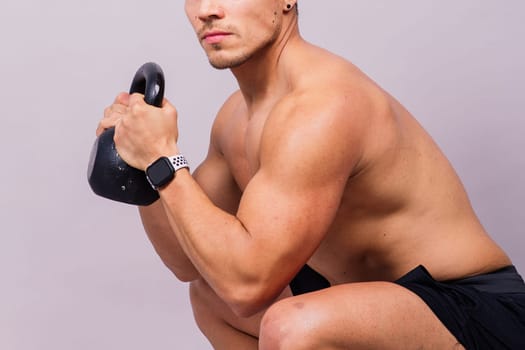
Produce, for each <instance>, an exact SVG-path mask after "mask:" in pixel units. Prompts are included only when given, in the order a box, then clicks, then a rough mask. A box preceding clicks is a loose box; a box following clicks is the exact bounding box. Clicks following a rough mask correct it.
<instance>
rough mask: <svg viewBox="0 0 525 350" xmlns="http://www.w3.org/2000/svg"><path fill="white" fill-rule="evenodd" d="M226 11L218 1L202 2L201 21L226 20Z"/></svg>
mask: <svg viewBox="0 0 525 350" xmlns="http://www.w3.org/2000/svg"><path fill="white" fill-rule="evenodd" d="M224 14H225V13H224V9H223V7H222V6H221V4H220V1H217V0H202V1H201V3H200V6H199V13H198V17H199V19H200V20H201V21H204V22H206V21H209V20H210V19H221V18H224Z"/></svg>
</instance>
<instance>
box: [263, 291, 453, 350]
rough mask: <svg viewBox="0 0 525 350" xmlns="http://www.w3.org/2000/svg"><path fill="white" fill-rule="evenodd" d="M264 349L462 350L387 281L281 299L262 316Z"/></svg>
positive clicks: (421, 306)
mask: <svg viewBox="0 0 525 350" xmlns="http://www.w3.org/2000/svg"><path fill="white" fill-rule="evenodd" d="M259 345H260V350H266V349H272V350H275V349H289V350H299V349H301V350H302V349H384V350H387V349H404V350H410V349H418V350H421V349H436V350H438V349H439V350H444V349H463V347H462V346H461V345H460V344H459V343H458V342H457V340H456V338H455V337H454V336H453V335H452V334H451V333H450V332H449V331H448V329H447V328H446V327H445V326H444V325H443V324H442V323H441V321H440V320H439V319H438V318H437V317H436V316H435V315H434V313H433V312H432V311H431V310H430V308H429V307H428V306H427V305H426V304H425V303H424V302H423V301H422V300H421V299H420V298H419V297H418V296H417V295H415V294H414V293H412V292H411V291H409V290H407V289H405V288H403V287H401V286H399V285H396V284H394V283H388V282H368V283H353V284H345V285H339V286H334V287H331V288H327V289H324V290H321V291H317V292H314V293H308V294H303V295H300V296H296V297H291V298H287V299H284V300H281V301H279V302H277V303H276V304H274V305H273V306H271V307H270V309H269V310H268V311H267V312H266V314H265V316H264V318H263V320H262V324H261V332H260V340H259Z"/></svg>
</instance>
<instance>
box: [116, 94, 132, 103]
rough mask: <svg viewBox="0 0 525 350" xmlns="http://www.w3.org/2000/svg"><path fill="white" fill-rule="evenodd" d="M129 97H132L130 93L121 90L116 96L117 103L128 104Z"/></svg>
mask: <svg viewBox="0 0 525 350" xmlns="http://www.w3.org/2000/svg"><path fill="white" fill-rule="evenodd" d="M129 97H130V95H129V94H128V93H127V92H121V93H120V94H118V95H117V97H116V98H115V104H121V105H125V106H128V105H129Z"/></svg>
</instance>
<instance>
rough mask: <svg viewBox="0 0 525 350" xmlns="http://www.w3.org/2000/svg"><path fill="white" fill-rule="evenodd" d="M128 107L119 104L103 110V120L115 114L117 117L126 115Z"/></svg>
mask: <svg viewBox="0 0 525 350" xmlns="http://www.w3.org/2000/svg"><path fill="white" fill-rule="evenodd" d="M127 111H128V107H127V106H125V105H121V104H113V105H111V106H109V107H107V108H106V109H104V118H111V117H112V116H114V115H115V114H117V115H120V116H121V115H123V114H125V113H127Z"/></svg>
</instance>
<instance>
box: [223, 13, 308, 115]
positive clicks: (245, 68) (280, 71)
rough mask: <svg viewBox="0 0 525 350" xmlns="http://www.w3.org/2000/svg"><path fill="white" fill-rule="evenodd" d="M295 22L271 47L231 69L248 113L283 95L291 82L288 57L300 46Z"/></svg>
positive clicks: (300, 41) (300, 39)
mask: <svg viewBox="0 0 525 350" xmlns="http://www.w3.org/2000/svg"><path fill="white" fill-rule="evenodd" d="M302 42H303V41H302V38H301V37H300V35H299V31H298V29H297V25H296V23H292V24H290V26H289V27H288V28H287V29H285V30H283V31H282V32H281V35H280V36H279V37H278V38H277V39H276V41H275V42H273V43H272V44H271V46H269V47H266V48H264V49H263V50H261V51H260V52H259V53H257V54H256V55H254V56H253V57H252V58H250V60H249V61H247V62H245V63H244V64H243V65H241V66H239V67H236V68H232V73H233V75H234V76H235V78H236V79H237V82H238V84H239V87H240V90H241V92H242V94H243V96H244V99H245V101H246V104H247V106H248V109H249V110H255V109H257V106H259V105H262V104H265V103H266V102H267V101H268V100H273V99H274V98H275V97H278V96H281V95H283V94H285V93H286V92H287V91H288V90H289V89H290V86H291V84H292V83H293V82H292V81H291V80H293V79H292V76H291V74H290V71H289V66H290V64H289V63H288V61H289V59H288V57H289V56H291V55H292V56H293V51H294V50H295V48H296V47H297V46H298V45H301V43H302Z"/></svg>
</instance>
